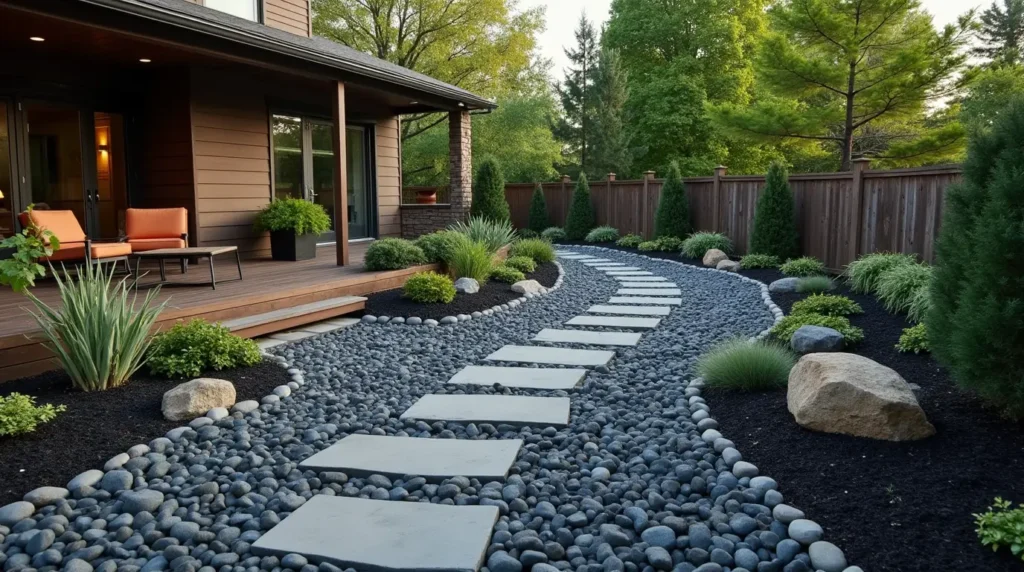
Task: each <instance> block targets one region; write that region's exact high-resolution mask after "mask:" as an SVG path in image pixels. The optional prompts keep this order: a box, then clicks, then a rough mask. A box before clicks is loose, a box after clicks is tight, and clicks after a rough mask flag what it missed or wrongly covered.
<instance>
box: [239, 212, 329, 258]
mask: <svg viewBox="0 0 1024 572" xmlns="http://www.w3.org/2000/svg"><path fill="white" fill-rule="evenodd" d="M255 228H256V232H267V231H269V232H270V254H271V256H272V257H273V259H274V260H293V261H294V260H310V259H312V258H316V241H317V238H318V237H319V236H320V235H321V234H323V233H325V232H327V231H328V230H330V228H331V219H330V217H328V216H327V211H325V210H324V208H323V207H322V206H320V205H318V204H315V203H311V202H309V201H305V200H302V199H281V200H276V201H273V202H272V203H270V204H269V205H267V206H265V207H264V208H263V210H262V211H260V214H259V215H257V216H256V224H255Z"/></svg>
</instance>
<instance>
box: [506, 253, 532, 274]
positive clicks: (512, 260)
mask: <svg viewBox="0 0 1024 572" xmlns="http://www.w3.org/2000/svg"><path fill="white" fill-rule="evenodd" d="M505 266H508V267H510V268H515V269H516V270H518V271H520V272H523V273H530V272H533V271H534V270H536V269H537V263H536V262H534V260H533V258H530V257H529V256H509V257H508V258H506V259H505Z"/></svg>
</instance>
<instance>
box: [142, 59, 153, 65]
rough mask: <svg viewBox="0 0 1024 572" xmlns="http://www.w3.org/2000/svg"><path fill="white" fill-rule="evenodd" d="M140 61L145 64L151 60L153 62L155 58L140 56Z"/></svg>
mask: <svg viewBox="0 0 1024 572" xmlns="http://www.w3.org/2000/svg"><path fill="white" fill-rule="evenodd" d="M139 61H140V62H142V63H144V64H148V63H149V62H151V61H153V60H151V59H149V58H139Z"/></svg>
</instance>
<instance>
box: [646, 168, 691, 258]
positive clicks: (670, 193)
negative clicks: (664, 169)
mask: <svg viewBox="0 0 1024 572" xmlns="http://www.w3.org/2000/svg"><path fill="white" fill-rule="evenodd" d="M688 234H690V201H689V199H688V198H687V197H686V186H685V185H684V184H683V178H682V176H681V175H680V174H679V165H678V164H676V163H675V161H673V162H672V164H671V165H669V168H668V175H667V176H666V177H665V184H664V185H663V186H662V187H661V200H659V201H658V210H657V211H656V212H655V214H654V236H655V237H656V238H661V237H663V236H671V237H675V238H678V239H680V240H682V238H683V237H684V236H686V235H688Z"/></svg>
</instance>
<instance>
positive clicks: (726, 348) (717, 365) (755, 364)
mask: <svg viewBox="0 0 1024 572" xmlns="http://www.w3.org/2000/svg"><path fill="white" fill-rule="evenodd" d="M795 363H796V356H794V355H793V353H792V352H790V351H789V350H788V349H787V348H786V347H785V346H783V345H782V344H779V343H774V342H750V341H747V340H744V339H742V338H738V339H734V340H729V341H727V342H723V343H720V344H718V345H716V346H714V347H712V348H711V349H710V350H709V351H707V352H705V353H704V354H703V355H702V356H700V358H699V359H698V360H697V373H698V374H699V375H700V376H701V377H703V378H704V382H705V383H706V384H707V385H708V386H709V387H720V388H724V389H737V390H743V391H760V390H766V389H778V388H781V387H786V384H787V382H788V380H789V370H791V369H793V364H795Z"/></svg>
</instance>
